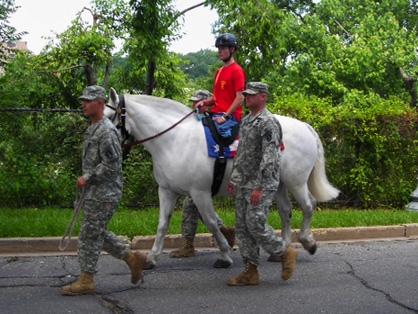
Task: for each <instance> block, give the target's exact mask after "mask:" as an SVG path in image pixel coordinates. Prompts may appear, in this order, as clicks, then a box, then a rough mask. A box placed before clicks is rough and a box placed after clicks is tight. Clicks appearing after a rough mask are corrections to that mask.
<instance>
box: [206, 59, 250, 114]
mask: <svg viewBox="0 0 418 314" xmlns="http://www.w3.org/2000/svg"><path fill="white" fill-rule="evenodd" d="M244 89H245V73H244V70H243V69H242V68H241V66H240V65H239V64H238V63H236V62H234V63H232V64H231V65H230V66H228V67H226V68H225V67H222V68H220V69H219V70H218V71H217V72H216V74H215V84H214V86H213V99H214V100H215V104H214V106H213V108H212V110H211V112H212V113H220V112H226V111H227V110H228V108H229V107H231V105H232V103H233V102H234V99H235V97H236V94H237V92H239V91H241V92H242V91H244ZM233 114H234V116H235V117H236V118H237V121H238V122H241V119H242V105H241V104H240V105H239V106H238V108H237V109H236V110H235V111H234V113H233Z"/></svg>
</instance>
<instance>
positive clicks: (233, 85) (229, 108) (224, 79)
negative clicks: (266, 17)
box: [195, 33, 245, 137]
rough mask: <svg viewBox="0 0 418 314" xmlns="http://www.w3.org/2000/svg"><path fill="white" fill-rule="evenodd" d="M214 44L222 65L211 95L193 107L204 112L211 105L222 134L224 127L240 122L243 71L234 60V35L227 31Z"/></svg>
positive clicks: (236, 45) (243, 85)
mask: <svg viewBox="0 0 418 314" xmlns="http://www.w3.org/2000/svg"><path fill="white" fill-rule="evenodd" d="M215 46H216V48H218V55H219V58H220V59H221V60H222V61H223V63H224V66H223V67H222V68H220V69H219V70H218V71H217V72H216V74H215V83H214V86H213V96H212V97H210V98H209V99H205V100H202V101H199V102H198V103H197V104H195V108H200V110H199V111H200V113H204V112H206V111H207V110H208V107H212V106H213V108H212V110H211V111H210V112H211V114H213V120H214V121H215V122H216V124H217V127H220V132H221V135H222V130H223V129H224V128H226V129H227V128H230V127H232V126H233V125H234V124H236V123H237V122H241V119H242V103H243V102H244V96H243V94H242V92H243V91H244V89H245V73H244V70H243V69H242V68H241V66H240V65H239V64H238V63H236V62H235V60H234V52H235V51H236V50H237V48H238V41H237V38H236V37H235V36H234V35H232V34H229V33H226V34H222V35H220V36H219V37H218V38H217V39H216V42H215ZM222 125H223V127H222ZM225 137H227V136H225Z"/></svg>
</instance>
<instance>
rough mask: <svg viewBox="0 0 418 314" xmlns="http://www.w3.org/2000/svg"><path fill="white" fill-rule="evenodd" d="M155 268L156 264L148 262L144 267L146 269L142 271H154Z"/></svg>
mask: <svg viewBox="0 0 418 314" xmlns="http://www.w3.org/2000/svg"><path fill="white" fill-rule="evenodd" d="M154 268H155V264H154V263H151V262H149V261H147V262H146V263H145V265H144V268H142V269H143V270H150V269H154Z"/></svg>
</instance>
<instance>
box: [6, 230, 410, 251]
mask: <svg viewBox="0 0 418 314" xmlns="http://www.w3.org/2000/svg"><path fill="white" fill-rule="evenodd" d="M298 232H299V230H298V229H294V230H293V232H292V241H293V242H297V234H298ZM311 232H312V235H313V236H314V238H315V239H316V241H318V242H335V241H338V242H352V241H366V240H378V239H382V240H383V239H408V238H412V237H418V224H405V225H399V226H382V227H356V228H328V229H312V231H311ZM280 233H281V232H280V231H277V234H278V235H280ZM154 239H155V237H154V236H146V237H134V238H133V239H132V240H130V239H126V241H127V242H128V243H130V245H131V247H132V248H133V249H136V250H150V249H151V247H152V245H153V243H154ZM60 240H61V238H60V237H54V238H3V239H0V256H16V255H19V256H31V255H42V254H56V255H72V254H76V250H77V237H74V238H72V239H71V241H70V243H69V245H68V247H67V249H66V250H65V251H64V252H61V251H60V250H59V249H58V245H59V243H60ZM180 246H181V236H180V235H170V236H166V238H165V241H164V249H174V248H179V247H180ZM195 247H197V248H216V247H217V245H216V241H215V240H214V238H213V236H212V234H209V233H205V234H198V235H197V236H196V239H195Z"/></svg>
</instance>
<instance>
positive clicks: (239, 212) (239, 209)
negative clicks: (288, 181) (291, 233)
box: [235, 189, 286, 266]
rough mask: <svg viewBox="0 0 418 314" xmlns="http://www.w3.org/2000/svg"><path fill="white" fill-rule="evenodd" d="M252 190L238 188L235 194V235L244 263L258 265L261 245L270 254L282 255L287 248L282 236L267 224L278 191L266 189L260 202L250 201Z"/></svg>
mask: <svg viewBox="0 0 418 314" xmlns="http://www.w3.org/2000/svg"><path fill="white" fill-rule="evenodd" d="M251 193H252V190H250V189H237V191H236V196H235V235H236V237H237V241H238V246H239V250H240V252H241V256H242V258H243V260H244V263H246V262H250V263H251V264H253V265H256V266H258V264H259V262H260V247H262V248H263V249H264V250H265V251H266V252H267V253H269V254H278V255H281V254H283V253H284V250H285V248H286V246H285V242H284V241H283V239H282V238H279V237H278V236H277V235H276V232H275V231H274V229H273V228H272V227H271V226H269V225H268V224H267V218H268V215H269V210H270V206H271V204H272V202H273V197H274V194H275V193H276V191H264V193H263V196H262V197H261V201H260V204H258V205H257V206H253V205H251V203H250V199H251Z"/></svg>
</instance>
